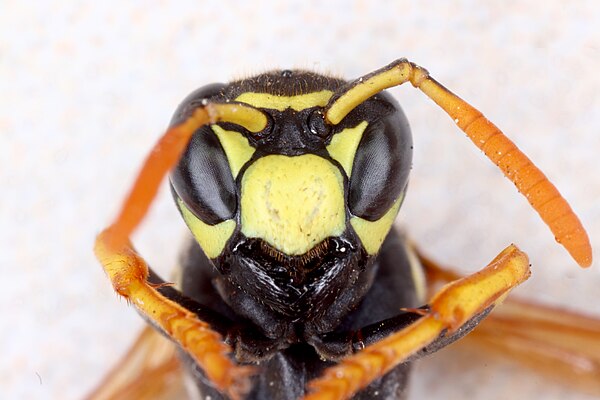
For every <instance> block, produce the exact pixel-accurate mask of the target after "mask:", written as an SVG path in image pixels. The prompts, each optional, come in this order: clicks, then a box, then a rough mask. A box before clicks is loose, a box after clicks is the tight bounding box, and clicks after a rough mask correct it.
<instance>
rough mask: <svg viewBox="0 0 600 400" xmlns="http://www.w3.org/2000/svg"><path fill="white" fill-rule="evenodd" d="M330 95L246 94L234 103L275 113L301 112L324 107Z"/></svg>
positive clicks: (327, 91)
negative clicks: (285, 111)
mask: <svg viewBox="0 0 600 400" xmlns="http://www.w3.org/2000/svg"><path fill="white" fill-rule="evenodd" d="M332 95H333V92H332V91H330V90H321V91H320V92H312V93H307V94H300V95H297V96H276V95H274V94H269V93H254V92H246V93H242V94H240V95H239V96H238V97H236V98H235V101H239V102H241V103H246V104H250V105H251V106H254V107H257V108H269V109H273V110H277V111H284V110H286V109H288V108H291V109H292V110H294V111H301V110H305V109H307V108H311V107H317V106H320V107H325V106H326V105H327V103H328V102H329V99H330V98H331V96H332Z"/></svg>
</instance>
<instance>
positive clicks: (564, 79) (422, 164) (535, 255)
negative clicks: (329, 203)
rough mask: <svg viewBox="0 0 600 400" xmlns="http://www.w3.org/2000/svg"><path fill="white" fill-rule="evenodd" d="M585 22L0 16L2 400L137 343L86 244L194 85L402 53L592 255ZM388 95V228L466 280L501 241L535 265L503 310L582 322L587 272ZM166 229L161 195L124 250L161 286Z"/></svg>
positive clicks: (516, 382)
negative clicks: (474, 118)
mask: <svg viewBox="0 0 600 400" xmlns="http://www.w3.org/2000/svg"><path fill="white" fill-rule="evenodd" d="M71 4H75V3H71ZM598 21H600V5H598V3H597V2H593V1H588V2H572V3H566V2H564V1H548V2H544V3H543V4H542V3H540V2H537V1H524V2H496V3H495V5H482V4H481V2H477V1H461V2H446V1H434V2H429V3H428V5H424V4H422V3H420V2H414V1H413V2H409V1H397V2H391V1H390V2H367V1H357V2H346V1H331V2H317V1H295V2H289V3H286V4H283V3H278V2H266V1H247V2H242V1H240V2H234V1H223V2H196V1H181V2H143V3H142V2H121V1H104V2H80V3H77V5H72V6H68V5H67V2H61V1H45V2H42V1H39V2H32V3H31V2H30V3H26V2H18V1H3V2H2V3H1V4H0V162H1V167H0V183H1V184H2V188H3V193H2V195H1V196H0V221H1V222H0V239H1V240H0V246H1V249H0V272H1V276H2V277H3V280H4V281H3V285H2V286H3V288H2V290H1V291H0V315H1V316H2V319H1V322H0V324H1V329H0V343H1V346H2V357H1V361H0V392H1V393H0V397H1V398H6V399H78V398H81V397H82V396H83V395H84V394H85V393H87V392H88V391H89V390H90V389H91V388H92V387H93V386H94V385H95V384H96V383H97V382H98V381H99V379H100V378H101V377H102V376H103V374H104V373H105V372H106V371H107V369H108V368H109V367H110V366H111V365H112V364H113V363H114V361H115V360H116V359H117V358H118V357H119V356H120V355H121V354H122V353H123V351H124V350H125V349H126V347H127V346H128V344H129V342H130V341H131V340H132V338H133V337H134V336H135V334H136V332H137V331H138V329H139V328H140V326H141V325H142V322H141V318H140V317H139V316H138V315H137V314H136V313H135V311H134V310H133V309H132V308H131V307H129V306H128V305H127V304H126V302H125V301H122V300H119V299H117V296H116V295H115V294H114V293H113V292H112V290H111V288H110V284H109V282H108V279H107V278H106V277H105V276H104V274H103V272H102V269H101V267H100V265H99V264H98V262H97V261H96V260H95V259H94V257H93V254H92V244H93V240H94V236H95V235H96V234H97V233H98V232H99V231H100V229H101V228H102V227H103V226H105V224H107V223H108V222H109V221H110V220H111V218H113V216H114V215H115V213H116V211H117V209H118V206H119V204H120V202H121V200H122V198H123V196H124V194H125V193H126V191H127V189H128V187H129V184H130V183H131V181H132V179H133V177H134V174H135V173H136V171H137V169H138V167H139V165H140V162H141V160H142V159H143V158H144V156H145V155H146V153H147V152H148V151H149V149H150V147H151V146H152V144H153V143H154V141H155V140H156V139H157V138H158V135H159V134H160V133H161V131H162V130H163V129H164V127H165V126H166V124H167V123H168V121H169V119H170V116H171V113H172V112H173V110H174V109H175V107H176V106H177V104H178V103H179V101H181V100H182V99H183V98H184V97H185V96H186V95H187V94H188V93H189V92H191V91H192V90H193V89H195V88H197V87H199V86H201V85H204V84H206V83H210V82H215V81H227V80H229V79H231V78H234V77H240V76H244V75H248V74H251V73H256V72H260V71H264V70H266V69H270V68H277V67H285V68H290V67H304V68H311V69H315V70H317V71H321V72H332V73H335V74H338V75H341V76H345V77H347V78H353V77H357V76H360V75H363V74H365V73H367V72H370V71H372V70H374V69H377V68H379V67H381V66H383V65H386V64H387V63H389V62H391V61H392V60H394V59H396V58H400V57H408V58H409V59H411V60H413V61H415V62H417V63H419V64H420V65H422V66H424V67H426V68H428V69H429V70H430V72H431V73H432V75H433V76H434V77H435V78H436V79H438V80H439V81H441V82H442V83H444V84H445V85H446V86H448V87H449V88H451V89H452V90H454V91H455V92H456V93H457V94H459V95H460V96H462V97H463V98H465V99H466V100H468V101H470V102H471V103H472V104H473V105H475V106H477V107H478V108H479V109H480V110H481V111H483V112H484V113H485V114H486V115H487V116H488V117H489V118H490V119H491V120H492V121H494V122H495V123H496V124H497V125H498V126H499V127H500V128H501V129H503V130H504V131H505V132H506V133H507V134H508V135H509V136H510V137H511V138H512V139H513V140H514V141H515V142H516V143H517V144H518V145H519V146H520V147H521V148H522V149H523V150H524V151H525V152H526V153H527V154H528V155H529V156H530V157H531V158H532V159H533V160H534V161H535V162H536V163H537V164H538V166H540V167H541V168H542V170H543V171H545V172H546V173H547V175H548V176H549V177H550V178H551V179H552V180H553V181H554V182H555V184H556V185H557V186H558V187H559V189H560V190H561V192H562V193H563V194H564V195H565V196H566V197H567V198H568V199H569V200H570V202H571V204H572V205H573V208H574V209H575V210H576V211H577V213H578V214H579V215H580V217H581V219H582V220H583V222H584V224H585V226H586V227H587V228H588V230H589V233H590V235H591V240H592V245H593V246H594V249H595V250H596V252H598V250H599V249H600V207H599V206H598V199H599V198H600V161H599V156H598V155H599V154H600V112H599V110H600V96H599V95H598V93H599V91H600V74H599V72H598V71H599V68H600V29H599V28H598V25H597V24H598ZM392 92H393V93H394V94H395V95H396V96H397V98H398V99H399V101H400V102H401V104H402V105H403V107H404V110H405V112H406V113H407V115H408V117H409V120H410V121H411V125H412V128H413V134H414V141H415V157H414V170H413V174H412V178H411V188H410V190H409V194H408V198H407V200H406V202H405V205H404V206H403V208H402V209H401V211H400V217H399V219H398V223H399V224H400V225H401V226H403V227H405V228H406V229H407V230H408V231H409V232H410V234H411V235H412V236H413V237H414V239H415V240H416V241H417V242H418V243H420V245H421V247H423V248H424V249H426V250H427V252H428V253H429V254H430V255H432V256H433V257H435V258H436V259H438V260H441V261H443V262H444V263H446V264H448V265H457V266H464V267H465V269H466V270H468V271H475V270H476V269H478V268H480V267H482V266H484V265H485V264H486V263H487V262H488V261H489V260H491V259H492V258H493V257H494V256H495V255H496V254H497V253H498V252H499V251H500V250H501V249H502V248H504V247H505V246H506V245H507V244H509V243H511V242H515V243H517V244H519V245H520V246H521V247H522V249H523V250H525V251H527V252H528V253H529V255H530V257H531V262H532V263H533V277H532V279H531V280H530V281H529V282H527V283H526V284H525V285H523V287H522V288H520V289H519V290H518V293H519V295H521V296H526V297H532V298H537V299H540V300H544V301H547V302H550V303H553V304H562V305H565V306H568V307H572V308H575V309H582V310H585V311H587V312H590V313H592V312H595V313H596V314H597V315H600V306H599V305H598V304H599V301H598V300H599V297H598V288H599V287H600V264H599V263H598V262H595V264H594V266H593V267H592V269H590V270H585V271H584V270H581V269H580V268H579V267H577V266H576V265H575V263H574V262H573V261H572V260H571V259H570V258H569V257H568V255H567V253H566V252H565V251H564V250H563V249H562V248H560V247H559V246H558V245H556V244H555V243H554V241H553V238H552V234H551V233H550V232H549V231H548V229H546V227H545V226H544V225H543V224H542V222H541V221H540V220H539V218H538V217H537V215H536V214H535V213H534V212H533V211H532V210H531V209H530V207H529V206H528V204H527V203H526V201H525V200H524V199H523V198H522V196H520V195H519V194H518V193H517V192H516V190H515V188H514V187H513V186H512V184H511V183H510V182H508V181H507V180H506V179H505V178H503V177H502V176H501V174H500V173H499V172H498V171H497V170H496V168H495V167H494V166H493V165H491V163H490V162H489V161H487V160H486V159H485V158H484V156H483V155H482V154H481V153H480V152H479V151H478V150H477V149H475V148H474V146H472V145H471V144H470V143H469V141H468V140H466V139H465V137H464V134H462V133H461V132H460V131H458V130H457V128H455V127H454V124H453V123H452V121H451V120H450V119H449V118H448V117H447V116H445V115H444V114H443V113H442V111H441V110H439V109H437V108H436V107H435V106H434V105H433V103H432V102H431V101H429V100H428V99H426V98H425V97H424V96H422V95H420V94H419V93H417V92H416V91H415V90H413V89H412V88H410V87H403V88H400V89H394V90H393V91H392ZM184 229H185V227H184V225H183V223H182V222H181V221H180V218H179V216H178V214H177V212H176V211H175V207H174V206H173V204H172V201H171V199H170V195H169V193H168V191H167V190H163V192H162V193H161V196H160V199H159V202H158V203H157V204H156V206H155V207H154V208H153V210H152V213H151V216H150V219H149V220H148V222H147V223H145V224H144V225H143V227H142V229H141V230H140V231H139V233H138V234H137V235H136V236H135V239H134V240H135V243H136V246H137V247H138V248H139V250H140V251H141V252H142V254H144V255H145V256H146V257H147V259H148V260H149V262H150V263H151V264H152V265H153V266H154V267H155V268H156V269H158V270H159V271H161V272H162V273H163V274H165V275H168V271H169V270H170V267H171V266H172V265H174V262H175V259H176V255H177V252H178V249H179V246H180V243H181V239H182V237H183V232H184ZM469 364H470V365H469ZM417 372H418V374H415V376H414V379H413V381H412V389H411V398H412V399H418V398H428V399H445V400H447V399H458V398H476V399H506V398H509V396H510V397H512V398H523V399H528V398H543V399H567V398H568V399H587V398H590V397H587V396H585V395H582V394H579V393H576V392H572V391H570V390H569V389H565V388H563V387H561V386H558V385H556V384H554V383H552V382H548V381H545V380H543V379H541V378H539V377H536V376H535V375H531V374H527V373H525V372H524V371H523V370H521V369H519V368H516V367H515V366H514V365H512V364H507V363H499V362H497V361H495V360H491V359H488V358H486V357H485V356H484V355H481V354H474V353H467V354H465V353H459V352H456V351H453V350H449V351H445V352H442V353H440V354H438V355H436V356H435V357H431V358H429V359H427V360H425V361H424V362H422V363H420V365H419V366H418V368H417ZM515 393H518V394H515Z"/></svg>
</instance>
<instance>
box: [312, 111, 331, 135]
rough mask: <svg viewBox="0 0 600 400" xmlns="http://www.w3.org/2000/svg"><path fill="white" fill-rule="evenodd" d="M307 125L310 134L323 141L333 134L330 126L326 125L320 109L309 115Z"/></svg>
mask: <svg viewBox="0 0 600 400" xmlns="http://www.w3.org/2000/svg"><path fill="white" fill-rule="evenodd" d="M307 125H308V130H309V131H310V133H312V134H313V135H315V136H317V137H320V138H321V139H326V138H327V137H328V136H329V135H330V133H331V129H330V127H329V125H328V124H326V123H325V115H323V111H321V110H320V109H317V110H314V111H313V112H311V113H310V114H309V116H308V122H307Z"/></svg>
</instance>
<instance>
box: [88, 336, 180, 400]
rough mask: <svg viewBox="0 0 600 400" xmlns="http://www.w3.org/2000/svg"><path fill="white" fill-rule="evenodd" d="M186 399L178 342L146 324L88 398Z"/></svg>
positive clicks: (105, 399) (112, 399)
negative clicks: (175, 342)
mask: <svg viewBox="0 0 600 400" xmlns="http://www.w3.org/2000/svg"><path fill="white" fill-rule="evenodd" d="M117 399H119V400H133V399H135V400H161V399H164V400H167V399H187V394H186V392H185V388H184V384H183V371H182V369H181V366H180V364H179V360H178V358H177V354H176V349H175V345H173V344H172V343H171V342H170V341H169V340H167V339H166V338H164V337H163V336H161V335H160V334H159V333H158V332H156V331H155V330H154V329H152V328H151V327H150V326H146V327H145V328H144V329H143V330H142V332H141V333H140V335H139V336H138V337H137V338H136V340H135V342H134V344H133V346H132V347H131V348H130V349H129V351H128V352H127V353H126V354H125V355H124V356H123V358H122V359H121V360H120V361H119V363H118V364H117V365H115V366H114V367H113V369H112V370H111V371H110V372H109V373H108V374H107V375H106V377H105V378H104V379H103V380H102V382H100V384H99V385H98V387H97V388H96V389H95V390H94V391H93V392H92V393H90V394H89V395H88V396H87V397H86V400H117Z"/></svg>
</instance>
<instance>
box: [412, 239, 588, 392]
mask: <svg viewBox="0 0 600 400" xmlns="http://www.w3.org/2000/svg"><path fill="white" fill-rule="evenodd" d="M417 253H418V256H419V259H420V260H421V264H422V265H423V267H424V269H425V272H426V275H427V277H428V282H430V283H431V286H430V289H434V287H435V286H439V284H443V283H446V282H449V281H451V280H454V279H458V278H457V277H458V276H459V275H458V274H457V273H456V272H454V271H452V270H450V269H447V268H444V267H442V266H440V265H438V264H437V263H435V262H434V261H433V260H431V259H429V258H427V257H426V256H424V255H423V254H422V253H420V252H419V251H418V250H417ZM462 343H464V344H470V345H472V344H475V345H478V346H481V347H483V348H484V349H485V350H488V351H490V352H492V353H497V354H499V355H501V356H502V357H508V358H510V359H513V360H515V361H518V362H519V364H521V365H524V366H526V367H528V368H531V369H532V370H533V371H535V372H537V373H541V374H543V375H547V376H549V377H550V378H551V379H552V380H553V381H558V382H562V383H564V384H566V385H568V386H571V387H574V388H576V389H577V390H581V391H584V392H587V393H591V394H594V395H600V316H590V315H584V314H581V313H578V312H574V311H570V310H567V309H564V308H560V307H553V306H548V305H544V304H540V303H536V302H533V301H527V300H523V299H518V298H514V297H509V298H508V299H507V300H506V301H505V302H503V303H502V304H501V305H500V306H498V307H496V308H495V309H494V311H493V312H492V313H491V314H490V315H489V316H488V317H487V318H486V319H484V320H483V321H482V322H481V323H480V324H479V325H478V326H477V329H475V330H474V331H473V332H472V333H471V334H470V335H469V336H467V338H466V339H465V341H463V342H462Z"/></svg>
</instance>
